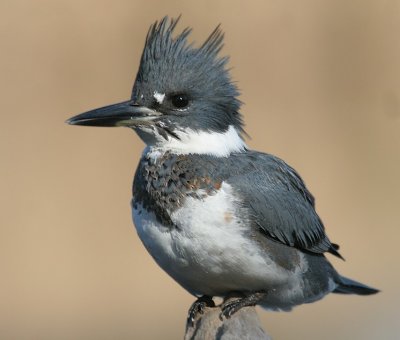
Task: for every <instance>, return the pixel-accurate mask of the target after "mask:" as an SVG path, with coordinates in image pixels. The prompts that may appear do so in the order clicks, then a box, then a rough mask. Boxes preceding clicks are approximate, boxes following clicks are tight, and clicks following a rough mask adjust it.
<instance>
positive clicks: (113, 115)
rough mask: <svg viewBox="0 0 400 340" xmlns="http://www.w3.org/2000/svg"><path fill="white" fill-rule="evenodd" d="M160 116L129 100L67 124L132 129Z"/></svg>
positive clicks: (158, 113) (69, 121) (77, 117)
mask: <svg viewBox="0 0 400 340" xmlns="http://www.w3.org/2000/svg"><path fill="white" fill-rule="evenodd" d="M160 115H161V113H160V112H157V111H154V110H151V109H149V108H147V107H145V106H140V105H138V104H135V103H133V102H132V101H130V100H128V101H126V102H122V103H117V104H112V105H108V106H104V107H101V108H98V109H94V110H91V111H88V112H85V113H81V114H80V115H77V116H74V117H72V118H70V119H68V120H67V121H66V123H68V124H70V125H84V126H128V127H132V126H135V125H140V124H149V122H150V121H152V120H154V119H156V118H158V117H159V116H160Z"/></svg>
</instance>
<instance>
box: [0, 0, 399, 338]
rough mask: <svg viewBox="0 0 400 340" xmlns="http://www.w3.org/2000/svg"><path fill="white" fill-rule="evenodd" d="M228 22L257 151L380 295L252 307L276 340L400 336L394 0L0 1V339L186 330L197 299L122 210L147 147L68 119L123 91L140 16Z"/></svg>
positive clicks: (198, 35) (200, 29)
mask: <svg viewBox="0 0 400 340" xmlns="http://www.w3.org/2000/svg"><path fill="white" fill-rule="evenodd" d="M180 13H182V15H183V17H182V20H181V23H180V25H179V28H183V27H185V26H187V25H190V26H192V27H193V28H194V32H193V35H192V38H193V39H194V40H195V41H197V42H199V43H200V42H201V41H202V40H203V39H205V38H206V37H207V36H208V34H209V33H210V32H211V31H212V30H213V28H214V27H215V26H216V25H217V24H218V23H221V24H222V27H223V29H224V31H225V32H226V44H225V48H224V50H223V53H225V54H229V55H231V62H230V66H232V67H233V76H234V79H235V80H237V81H238V83H239V86H240V89H241V90H242V93H243V95H242V96H241V99H242V100H243V101H244V102H245V105H244V107H243V109H242V112H243V114H244V116H245V119H246V123H247V131H248V133H249V134H250V135H251V136H252V139H251V140H249V141H248V144H249V145H250V146H251V147H252V148H256V149H260V150H263V151H268V152H270V153H273V154H276V155H279V156H280V157H282V158H283V159H285V160H286V161H287V162H288V163H289V164H291V165H292V166H294V167H295V168H296V169H297V170H298V171H299V172H300V174H301V175H302V176H303V178H304V180H305V181H306V183H307V184H308V186H309V188H310V189H311V191H312V192H313V193H314V194H315V196H316V198H317V208H318V211H319V213H320V215H321V217H322V219H323V220H324V222H325V224H326V227H327V231H328V234H329V236H330V238H331V239H332V240H333V241H334V242H337V243H339V244H340V245H341V250H342V254H343V255H344V257H345V258H346V259H347V261H346V262H341V261H339V260H337V259H334V258H331V257H330V259H331V260H332V263H333V264H334V265H335V267H336V268H337V269H338V270H339V271H340V272H341V273H342V274H345V275H347V276H349V277H351V278H354V279H357V280H360V281H362V282H364V283H367V284H370V285H372V286H374V287H377V288H380V289H382V291H383V292H382V293H380V294H379V295H377V296H372V297H358V296H338V295H330V296H328V297H327V298H325V299H324V300H322V301H320V302H318V303H314V304H312V305H305V306H300V307H297V308H296V309H295V310H294V311H293V312H292V313H271V312H265V311H262V310H260V311H259V315H260V318H261V319H262V322H263V324H264V325H265V328H266V329H267V330H268V331H269V333H270V334H271V335H273V336H274V338H275V339H289V340H290V339H398V338H399V334H400V326H399V321H398V320H400V319H399V318H400V313H399V303H400V293H399V288H400V287H399V286H400V274H399V269H400V266H399V252H398V247H399V237H400V229H399V227H400V225H399V221H400V219H399V217H400V212H399V211H400V208H399V193H400V180H399V175H400V149H399V147H400V133H399V130H400V40H399V32H400V1H391V0H386V1H364V0H362V1H361V0H360V1H338V0H332V1H318V0H315V1H297V0H287V1H274V0H268V1H246V2H245V1H228V0H226V1H211V0H208V1H188V0H186V1H172V0H171V1H149V0H147V1H138V0H129V1H128V0H126V1H122V0H120V1H105V0H85V1H81V0H80V1H71V0H59V1H55V0H47V1H46V0H37V1H29V0H25V1H23V0H2V1H1V2H0V44H1V52H0V96H1V116H0V118H1V121H0V122H1V128H0V157H1V158H0V161H1V166H0V189H1V195H0V204H1V214H0V228H1V229H0V230H1V239H0V270H1V279H0V338H1V339H17V340H20V339H40V340H42V339H43V340H44V339H46V340H47V339H60V340H62V339H68V340H70V339H99V340H102V339H123V340H125V339H157V338H163V339H179V338H181V337H182V335H183V332H184V322H185V317H186V311H187V309H188V307H189V305H190V304H191V302H192V301H193V300H194V298H193V297H192V296H190V295H189V294H188V293H186V292H185V291H184V290H183V289H182V288H181V287H179V286H178V285H177V284H176V283H175V282H173V281H172V279H170V278H169V277H168V276H167V275H166V274H164V273H163V272H162V271H161V269H159V268H158V267H157V266H156V264H155V263H154V262H153V260H152V259H151V258H150V256H149V255H148V254H147V253H146V251H145V250H144V248H143V246H142V245H141V244H140V241H139V239H138V237H137V235H136V232H135V230H134V227H133V224H132V222H131V216H130V214H131V213H130V207H129V201H130V198H131V183H132V177H133V174H134V171H135V168H136V164H137V162H138V160H139V155H140V152H141V150H142V148H143V144H142V142H141V141H140V140H139V139H138V137H137V136H135V135H134V133H132V132H131V131H129V130H128V129H102V128H81V127H71V126H67V125H66V124H64V121H65V120H66V119H67V118H69V117H70V116H72V115H74V114H77V113H80V112H83V111H86V110H88V109H91V108H94V107H98V106H102V105H106V104H110V103H113V102H118V101H121V100H125V99H128V98H129V95H130V91H131V86H132V82H133V80H134V77H135V74H136V70H137V67H138V62H139V58H140V54H141V50H142V47H143V42H144V38H145V35H146V32H147V29H148V27H149V25H150V24H151V23H152V22H153V21H155V20H156V19H159V18H161V17H162V16H164V15H165V14H169V15H171V16H176V15H178V14H180Z"/></svg>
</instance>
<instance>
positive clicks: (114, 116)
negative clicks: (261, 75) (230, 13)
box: [69, 18, 377, 322]
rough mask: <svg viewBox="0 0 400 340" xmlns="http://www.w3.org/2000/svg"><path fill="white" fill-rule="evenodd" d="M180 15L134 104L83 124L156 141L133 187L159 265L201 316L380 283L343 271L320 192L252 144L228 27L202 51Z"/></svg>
mask: <svg viewBox="0 0 400 340" xmlns="http://www.w3.org/2000/svg"><path fill="white" fill-rule="evenodd" d="M177 21H178V20H171V21H168V19H167V18H164V19H163V20H161V22H160V23H157V22H156V23H155V24H154V25H152V26H151V28H150V30H149V33H148V35H147V38H146V43H145V47H144V51H143V54H142V58H141V62H140V66H139V71H138V74H137V77H136V81H135V84H134V87H133V90H132V97H131V99H130V100H129V101H126V102H123V103H119V104H114V105H110V106H107V107H103V108H100V109H96V110H93V111H90V112H86V113H83V114H81V115H78V116H75V117H73V118H71V119H70V120H69V123H70V124H73V125H92V126H127V127H130V128H132V129H134V130H135V131H136V132H137V133H138V135H139V136H140V137H141V139H142V140H143V141H144V142H145V143H146V144H147V147H146V149H145V150H144V152H143V155H142V158H141V160H140V163H139V166H138V169H137V171H136V175H135V179H134V183H133V199H132V212H133V219H134V223H135V226H136V229H137V231H138V234H139V236H140V238H141V240H142V241H143V243H144V245H145V247H146V248H147V249H148V251H149V252H150V254H151V255H152V256H153V257H154V259H155V260H156V262H157V263H158V264H159V265H160V266H161V267H162V268H163V269H164V270H165V271H166V272H167V273H168V274H169V275H171V276H172V277H173V278H174V279H175V280H176V281H177V282H178V283H179V284H181V285H182V286H183V287H184V288H185V289H187V290H188V291H189V292H190V293H192V294H194V295H196V296H198V297H199V299H198V300H197V301H196V302H195V303H194V304H193V306H192V307H191V309H190V311H189V321H190V322H191V321H193V318H194V317H195V315H196V313H197V312H201V310H202V308H204V306H205V305H212V304H213V301H212V297H213V296H222V297H227V296H230V295H232V294H236V295H239V296H240V298H238V299H237V300H235V301H234V302H229V303H223V304H222V306H221V315H223V316H225V317H230V316H231V315H232V314H233V313H235V312H236V311H237V310H239V309H240V308H241V307H243V306H247V305H254V304H259V305H261V306H263V307H265V308H269V309H273V310H290V309H291V308H292V307H293V306H296V305H299V304H302V303H309V302H313V301H315V300H318V299H321V298H322V297H323V296H325V295H326V294H328V293H329V292H334V293H345V294H361V295H368V294H373V293H376V292H377V290H376V289H374V288H370V287H368V286H365V285H363V284H361V283H358V282H356V281H353V280H350V279H347V278H344V277H342V276H340V275H339V274H338V273H337V272H336V271H335V269H334V268H333V267H332V265H331V264H330V263H329V262H328V260H327V259H326V257H325V255H324V253H326V252H328V253H331V254H333V255H335V256H338V257H341V255H340V254H339V253H338V248H339V247H338V246H337V245H336V244H333V243H331V241H330V240H329V238H328V237H327V235H326V233H325V228H324V225H323V224H322V222H321V220H320V218H319V216H318V214H317V213H316V211H315V206H314V197H313V196H312V195H311V193H310V192H309V191H308V189H307V188H306V186H305V184H304V182H303V180H302V179H301V177H300V176H299V175H298V174H297V172H296V171H295V170H294V169H293V168H291V167H290V166H289V165H287V164H286V163H285V162H284V161H282V160H281V159H279V158H277V157H275V156H272V155H269V154H265V153H261V152H257V151H251V150H249V149H248V148H247V147H246V145H245V143H244V141H243V139H242V135H243V134H244V130H243V123H242V116H241V114H240V113H239V110H240V101H239V100H238V99H237V96H238V94H239V93H238V90H237V88H236V85H235V84H234V83H233V82H232V81H231V79H230V75H229V72H228V70H227V69H226V63H227V61H228V58H227V57H223V58H220V57H218V53H219V52H220V50H221V48H222V43H223V34H222V33H221V31H220V29H219V27H217V29H216V30H215V31H214V32H213V33H212V34H211V35H210V37H209V38H208V39H207V40H206V41H205V43H204V44H203V45H202V46H200V47H199V48H195V47H193V45H191V44H188V43H187V37H188V35H189V33H190V29H185V30H184V31H183V32H182V33H181V34H178V35H177V36H176V37H174V36H173V31H174V29H175V26H176V24H177Z"/></svg>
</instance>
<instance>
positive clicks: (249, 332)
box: [184, 306, 271, 340]
mask: <svg viewBox="0 0 400 340" xmlns="http://www.w3.org/2000/svg"><path fill="white" fill-rule="evenodd" d="M220 313H221V309H220V308H219V307H218V306H217V307H212V308H209V307H207V308H206V309H205V310H204V314H201V315H198V316H197V318H196V320H195V323H194V326H193V327H188V326H186V334H185V339H184V340H261V339H262V340H271V337H270V336H269V335H268V334H267V333H266V332H265V331H264V330H263V328H262V326H261V323H260V319H259V318H258V315H257V313H256V310H255V307H244V308H242V309H241V310H239V311H238V312H237V313H235V314H234V315H232V317H231V318H230V319H225V318H224V320H223V321H221V320H220V318H219V315H220Z"/></svg>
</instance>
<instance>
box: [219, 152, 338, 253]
mask: <svg viewBox="0 0 400 340" xmlns="http://www.w3.org/2000/svg"><path fill="white" fill-rule="evenodd" d="M242 155H245V157H243V156H242ZM242 155H240V154H236V155H235V157H234V158H236V159H235V160H233V161H234V162H235V165H234V167H237V166H238V165H239V168H241V169H242V171H241V173H237V174H236V175H233V176H231V177H229V178H227V179H226V181H227V182H228V183H230V184H232V185H233V186H234V188H235V189H236V190H237V192H238V194H239V195H240V196H241V198H242V199H243V203H244V204H245V206H246V207H247V208H248V209H249V211H250V219H251V220H252V222H253V224H254V225H256V226H258V227H259V228H260V230H261V231H262V232H263V233H264V234H266V235H267V236H268V237H270V238H272V239H274V240H276V241H279V242H281V243H284V244H286V245H288V246H291V247H296V248H299V249H302V250H306V251H310V252H314V253H324V252H330V253H332V254H334V255H336V256H338V257H340V258H342V257H341V255H340V254H339V253H338V252H337V250H338V248H339V247H338V246H337V245H336V244H332V243H331V242H330V241H329V239H328V237H327V236H326V234H325V228H324V225H323V223H322V221H321V219H320V218H319V216H318V214H317V213H316V211H315V207H314V197H313V196H312V194H311V193H310V192H309V191H308V189H307V188H306V186H305V184H304V182H303V180H302V179H301V177H300V176H299V175H298V174H297V172H296V171H295V170H294V169H293V168H291V167H290V166H289V165H287V164H286V163H285V162H284V161H282V160H281V159H279V158H277V157H274V156H272V155H268V154H263V153H259V152H254V151H249V152H247V153H244V154H242ZM240 165H241V166H240Z"/></svg>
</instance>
